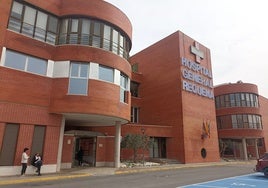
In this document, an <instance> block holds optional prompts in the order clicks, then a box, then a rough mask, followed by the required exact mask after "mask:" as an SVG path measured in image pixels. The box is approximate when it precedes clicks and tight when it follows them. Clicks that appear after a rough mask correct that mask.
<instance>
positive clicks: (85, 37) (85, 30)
mask: <svg viewBox="0 0 268 188" xmlns="http://www.w3.org/2000/svg"><path fill="white" fill-rule="evenodd" d="M89 36H90V20H86V19H83V20H82V30H81V42H80V43H81V44H84V45H89V38H90V37H89Z"/></svg>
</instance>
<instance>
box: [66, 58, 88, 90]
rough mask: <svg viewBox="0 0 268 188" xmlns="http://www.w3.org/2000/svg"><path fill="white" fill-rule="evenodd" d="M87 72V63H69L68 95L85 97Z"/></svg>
mask: <svg viewBox="0 0 268 188" xmlns="http://www.w3.org/2000/svg"><path fill="white" fill-rule="evenodd" d="M88 72H89V66H88V64H87V63H74V62H72V63H71V71H70V80H69V94H75V95H87V89H88Z"/></svg>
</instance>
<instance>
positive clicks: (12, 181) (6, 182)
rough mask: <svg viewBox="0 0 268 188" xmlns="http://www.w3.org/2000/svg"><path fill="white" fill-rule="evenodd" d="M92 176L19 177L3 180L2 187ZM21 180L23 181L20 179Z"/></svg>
mask: <svg viewBox="0 0 268 188" xmlns="http://www.w3.org/2000/svg"><path fill="white" fill-rule="evenodd" d="M89 176H91V174H89V173H84V174H74V175H57V176H49V177H34V176H33V177H30V178H28V177H18V178H17V179H10V180H1V181H0V185H11V184H20V183H30V182H42V181H52V180H61V179H72V178H79V177H89ZM20 178H21V179H20Z"/></svg>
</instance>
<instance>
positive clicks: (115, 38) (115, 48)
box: [112, 30, 118, 54]
mask: <svg viewBox="0 0 268 188" xmlns="http://www.w3.org/2000/svg"><path fill="white" fill-rule="evenodd" d="M112 46H113V48H112V52H113V53H115V54H118V31H116V30H113V45H112Z"/></svg>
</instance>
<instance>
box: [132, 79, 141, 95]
mask: <svg viewBox="0 0 268 188" xmlns="http://www.w3.org/2000/svg"><path fill="white" fill-rule="evenodd" d="M139 86H140V84H139V83H137V82H133V81H132V82H131V83H130V92H131V96H133V97H138V96H139Z"/></svg>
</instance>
